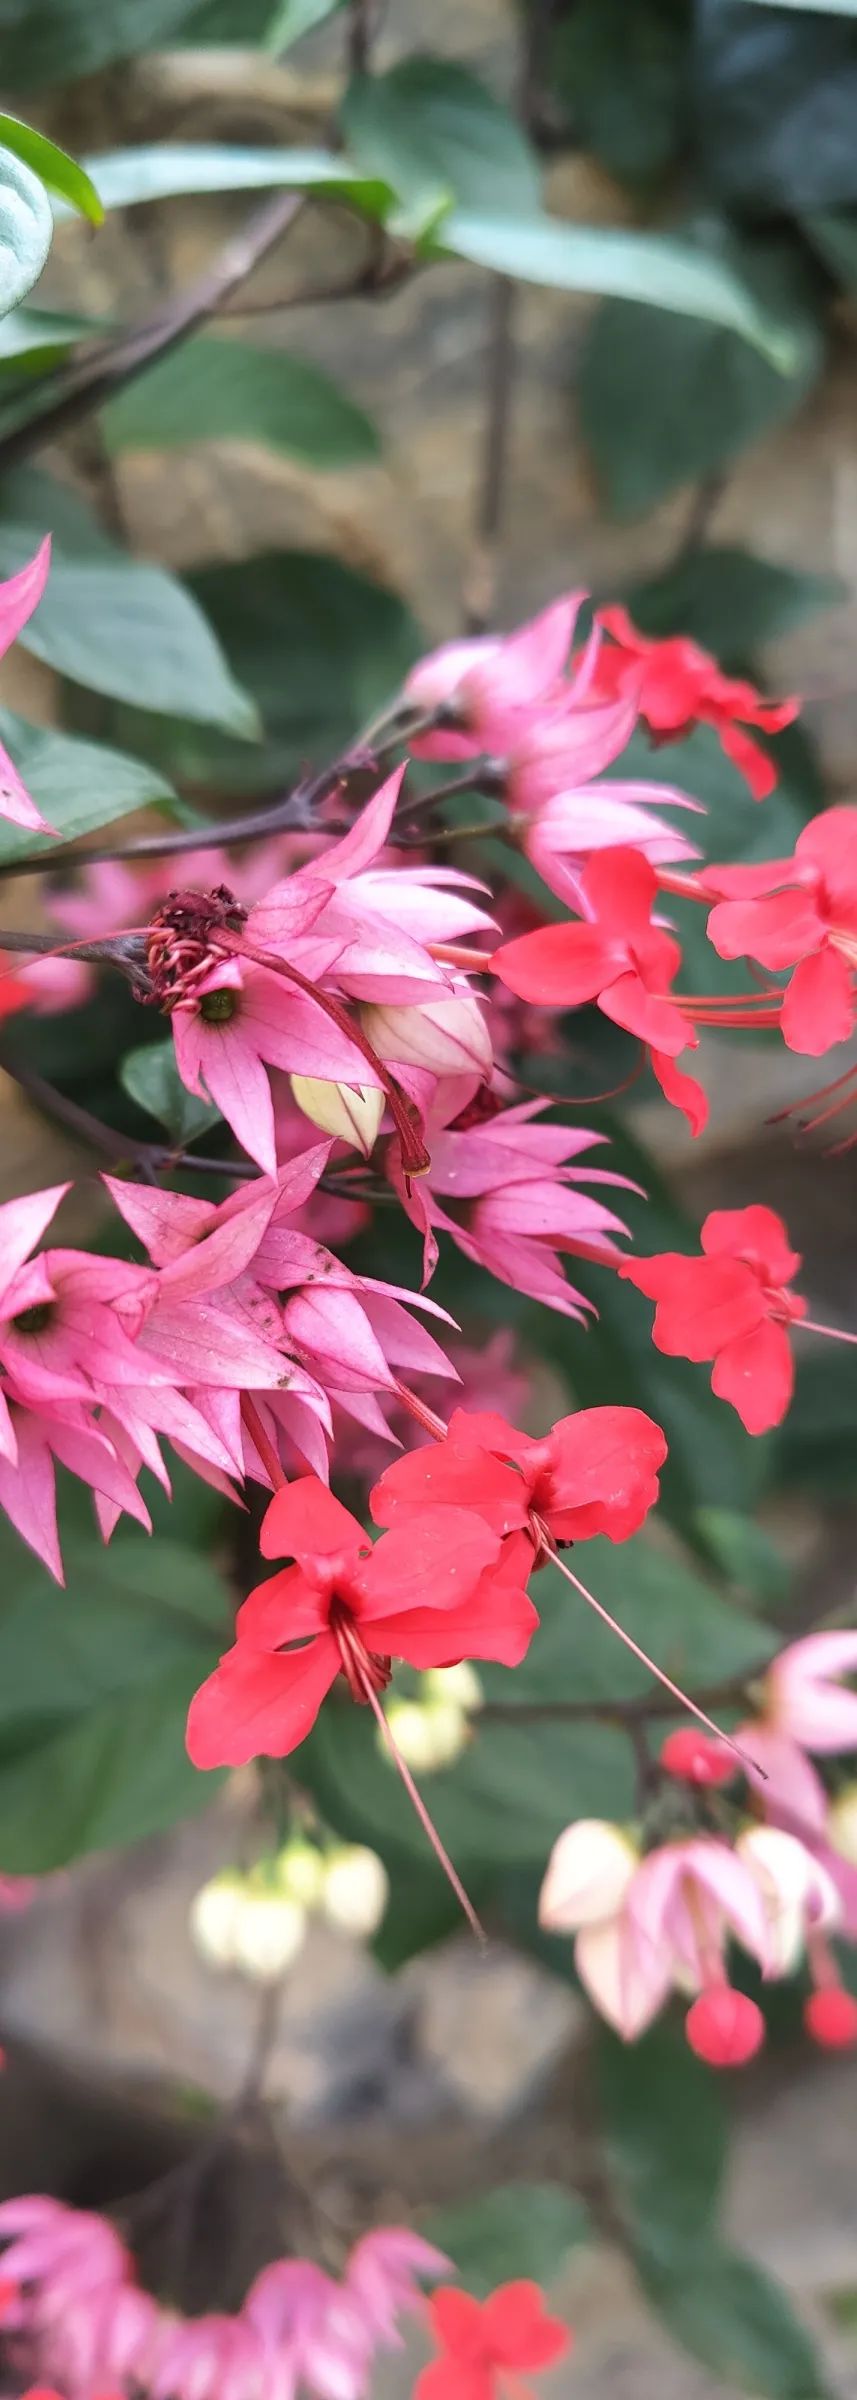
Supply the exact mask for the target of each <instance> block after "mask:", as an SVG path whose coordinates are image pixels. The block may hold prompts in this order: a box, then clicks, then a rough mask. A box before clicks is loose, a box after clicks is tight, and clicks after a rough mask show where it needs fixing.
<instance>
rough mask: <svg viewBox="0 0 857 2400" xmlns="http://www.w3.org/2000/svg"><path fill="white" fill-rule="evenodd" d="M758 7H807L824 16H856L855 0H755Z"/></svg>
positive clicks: (856, 3) (856, 6) (856, 2)
mask: <svg viewBox="0 0 857 2400" xmlns="http://www.w3.org/2000/svg"><path fill="white" fill-rule="evenodd" d="M755 4H756V6H757V7H758V8H809V9H815V10H817V12H818V14H819V15H820V16H825V17H857V0H755Z"/></svg>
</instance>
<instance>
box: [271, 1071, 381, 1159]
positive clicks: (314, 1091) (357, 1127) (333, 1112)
mask: <svg viewBox="0 0 857 2400" xmlns="http://www.w3.org/2000/svg"><path fill="white" fill-rule="evenodd" d="M289 1082H290V1084H291V1087H292V1094H293V1097H294V1098H295V1100H296V1101H297V1104H298V1107H299V1108H300V1109H302V1110H303V1113H304V1116H305V1117H308V1118H309V1121H310V1124H311V1125H318V1126H319V1127H320V1130H321V1132H322V1133H330V1134H332V1135H333V1137H334V1139H335V1140H336V1141H338V1142H349V1143H350V1145H351V1148H352V1150H359V1151H361V1153H362V1155H363V1157H364V1158H371V1156H372V1152H373V1149H374V1147H375V1143H376V1141H377V1138H378V1127H379V1125H380V1123H381V1118H382V1116H383V1114H384V1094H383V1092H381V1091H377V1092H376V1091H372V1090H371V1089H367V1088H364V1086H363V1085H357V1086H355V1087H354V1088H352V1086H351V1085H350V1084H348V1083H323V1082H322V1081H321V1079H320V1078H319V1077H318V1076H316V1075H290V1076H289Z"/></svg>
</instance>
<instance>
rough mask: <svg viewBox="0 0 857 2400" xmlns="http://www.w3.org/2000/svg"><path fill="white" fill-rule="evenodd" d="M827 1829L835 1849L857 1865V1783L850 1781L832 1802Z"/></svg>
mask: <svg viewBox="0 0 857 2400" xmlns="http://www.w3.org/2000/svg"><path fill="white" fill-rule="evenodd" d="M827 1831H828V1835H829V1838H830V1840H831V1842H832V1843H833V1847H834V1850H838V1852H839V1855H840V1858H847V1860H848V1863H849V1866H852V1867H857V1783H848V1784H846V1785H845V1787H844V1790H843V1791H841V1792H837V1795H836V1798H835V1800H832V1801H831V1803H830V1814H829V1816H828V1819H827Z"/></svg>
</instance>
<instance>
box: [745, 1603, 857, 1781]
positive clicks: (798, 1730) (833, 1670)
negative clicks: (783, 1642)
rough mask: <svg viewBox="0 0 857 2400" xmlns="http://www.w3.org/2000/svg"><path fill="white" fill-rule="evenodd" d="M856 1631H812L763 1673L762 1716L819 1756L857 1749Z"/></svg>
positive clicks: (786, 1738)
mask: <svg viewBox="0 0 857 2400" xmlns="http://www.w3.org/2000/svg"><path fill="white" fill-rule="evenodd" d="M855 1672H857V1631H855V1630H854V1629H853V1628H849V1627H847V1626H846V1627H843V1628H842V1629H841V1630H840V1631H837V1632H831V1633H810V1634H807V1635H806V1637H805V1639H804V1640H803V1641H800V1642H791V1643H790V1644H789V1647H788V1649H787V1650H781V1651H780V1653H779V1656H778V1657H777V1658H775V1659H774V1662H773V1665H772V1666H770V1667H769V1668H768V1672H767V1675H766V1677H765V1716H766V1720H767V1722H768V1723H769V1724H770V1725H771V1726H772V1728H773V1730H774V1732H775V1733H777V1734H778V1735H780V1736H781V1737H782V1738H784V1739H785V1740H786V1741H789V1742H793V1743H797V1744H798V1745H799V1746H800V1747H801V1748H802V1749H805V1750H813V1751H815V1752H817V1753H818V1754H819V1755H821V1756H822V1757H824V1756H827V1755H828V1754H829V1755H834V1754H835V1753H836V1752H837V1751H839V1750H857V1693H855V1692H853V1691H851V1690H850V1689H849V1686H848V1684H847V1683H845V1682H844V1681H843V1680H842V1678H843V1677H845V1676H846V1675H853V1674H854V1673H855Z"/></svg>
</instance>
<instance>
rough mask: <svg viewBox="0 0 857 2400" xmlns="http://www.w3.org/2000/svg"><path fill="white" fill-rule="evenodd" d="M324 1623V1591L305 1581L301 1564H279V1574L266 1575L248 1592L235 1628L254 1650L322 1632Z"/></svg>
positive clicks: (325, 1615) (239, 1637)
mask: <svg viewBox="0 0 857 2400" xmlns="http://www.w3.org/2000/svg"><path fill="white" fill-rule="evenodd" d="M326 1624H327V1606H326V1599H325V1595H324V1594H323V1593H322V1592H319V1591H317V1590H316V1589H315V1588H314V1586H313V1585H312V1584H311V1583H308V1582H307V1579H306V1576H305V1575H304V1574H303V1573H302V1571H301V1568H300V1567H281V1568H280V1572H279V1574H278V1575H269V1576H268V1579H267V1582H266V1583H257V1585H256V1588H255V1591H252V1592H248V1594H247V1598H246V1600H245V1601H244V1602H243V1604H242V1606H241V1607H240V1608H239V1611H238V1615H237V1617H236V1620H235V1631H236V1633H237V1635H238V1639H239V1641H241V1642H245V1643H247V1644H249V1646H250V1648H251V1649H253V1650H281V1649H282V1648H283V1645H284V1643H286V1642H300V1641H304V1640H305V1639H306V1637H307V1635H308V1634H314V1633H323V1632H324V1629H325V1626H326Z"/></svg>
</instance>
